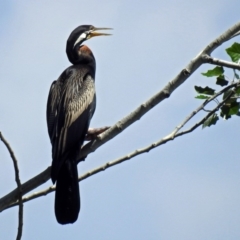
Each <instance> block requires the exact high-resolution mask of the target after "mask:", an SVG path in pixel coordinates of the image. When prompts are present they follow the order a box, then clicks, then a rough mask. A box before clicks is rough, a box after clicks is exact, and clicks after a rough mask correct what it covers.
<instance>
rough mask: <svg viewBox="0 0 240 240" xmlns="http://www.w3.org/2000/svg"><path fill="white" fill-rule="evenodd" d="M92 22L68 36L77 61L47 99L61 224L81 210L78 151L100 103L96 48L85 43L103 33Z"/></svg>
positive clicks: (71, 58)
mask: <svg viewBox="0 0 240 240" xmlns="http://www.w3.org/2000/svg"><path fill="white" fill-rule="evenodd" d="M109 29H110V28H95V27H93V26H91V25H82V26H79V27H77V28H76V29H75V30H73V32H72V33H71V34H70V36H69V38H68V40H67V47H66V53H67V56H68V59H69V61H70V62H71V63H72V64H73V65H71V66H70V67H68V68H67V69H66V70H65V71H64V72H63V73H62V74H61V75H60V77H59V78H58V80H56V81H54V82H53V83H52V85H51V88H50V92H49V96H48V101H47V125H48V133H49V137H50V140H51V143H52V168H51V178H52V181H53V183H55V182H56V194H55V215H56V218H57V221H58V222H59V223H60V224H67V223H74V222H75V221H76V220H77V218H78V213H79V210H80V195H79V185H78V171H77V162H78V159H76V158H77V157H76V156H77V153H78V151H79V149H80V148H81V146H82V144H83V142H84V139H85V135H86V133H87V131H88V127H89V124H90V120H91V118H92V116H93V114H94V111H95V107H96V95H95V84H94V81H95V70H96V62H95V58H94V56H93V53H92V51H91V50H90V49H89V48H88V47H87V46H85V45H82V43H83V42H84V41H86V40H88V39H90V38H92V37H96V36H107V35H111V34H107V33H100V32H97V31H98V30H109Z"/></svg>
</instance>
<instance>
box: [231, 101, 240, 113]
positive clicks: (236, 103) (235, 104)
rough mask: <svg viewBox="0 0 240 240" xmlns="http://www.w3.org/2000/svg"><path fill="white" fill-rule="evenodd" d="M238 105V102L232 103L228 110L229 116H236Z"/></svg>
mask: <svg viewBox="0 0 240 240" xmlns="http://www.w3.org/2000/svg"><path fill="white" fill-rule="evenodd" d="M239 107H240V106H239V103H238V102H233V103H231V105H230V109H229V114H230V115H237V114H238V112H239Z"/></svg>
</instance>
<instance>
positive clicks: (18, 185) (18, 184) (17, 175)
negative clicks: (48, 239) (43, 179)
mask: <svg viewBox="0 0 240 240" xmlns="http://www.w3.org/2000/svg"><path fill="white" fill-rule="evenodd" d="M0 139H1V140H2V142H3V143H4V145H5V146H6V148H7V150H8V152H9V154H10V156H11V158H12V160H13V166H14V171H15V181H16V183H17V189H18V205H19V211H18V233H17V238H16V239H17V240H20V239H21V237H22V229H23V202H22V185H21V181H20V176H19V169H18V163H17V159H16V157H15V154H14V152H13V150H12V148H11V146H10V144H9V143H8V142H7V140H6V139H5V138H4V137H3V135H2V133H1V132H0Z"/></svg>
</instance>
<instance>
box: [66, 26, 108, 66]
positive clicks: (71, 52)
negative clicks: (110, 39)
mask: <svg viewBox="0 0 240 240" xmlns="http://www.w3.org/2000/svg"><path fill="white" fill-rule="evenodd" d="M111 29H112V28H96V27H94V26H92V25H81V26H79V27H77V28H75V29H74V30H73V31H72V32H71V34H70V36H69V38H68V40H67V48H66V53H67V56H68V59H69V61H70V62H71V63H73V64H74V63H76V59H77V58H78V49H79V47H80V46H81V44H82V43H83V42H84V41H86V40H88V39H90V38H92V37H97V36H109V35H111V34H109V33H101V32H97V31H99V30H111Z"/></svg>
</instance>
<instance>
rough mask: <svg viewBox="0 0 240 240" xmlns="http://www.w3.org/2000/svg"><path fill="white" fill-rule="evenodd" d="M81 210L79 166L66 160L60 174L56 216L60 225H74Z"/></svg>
mask: <svg viewBox="0 0 240 240" xmlns="http://www.w3.org/2000/svg"><path fill="white" fill-rule="evenodd" d="M79 210H80V194H79V185H78V171H77V164H76V163H75V162H73V161H70V160H66V161H65V162H64V163H63V165H62V166H61V169H60V171H59V173H58V177H57V184H56V195H55V215H56V218H57V221H58V222H59V223H60V224H67V223H74V222H75V221H76V220H77V218H78V213H79Z"/></svg>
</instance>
